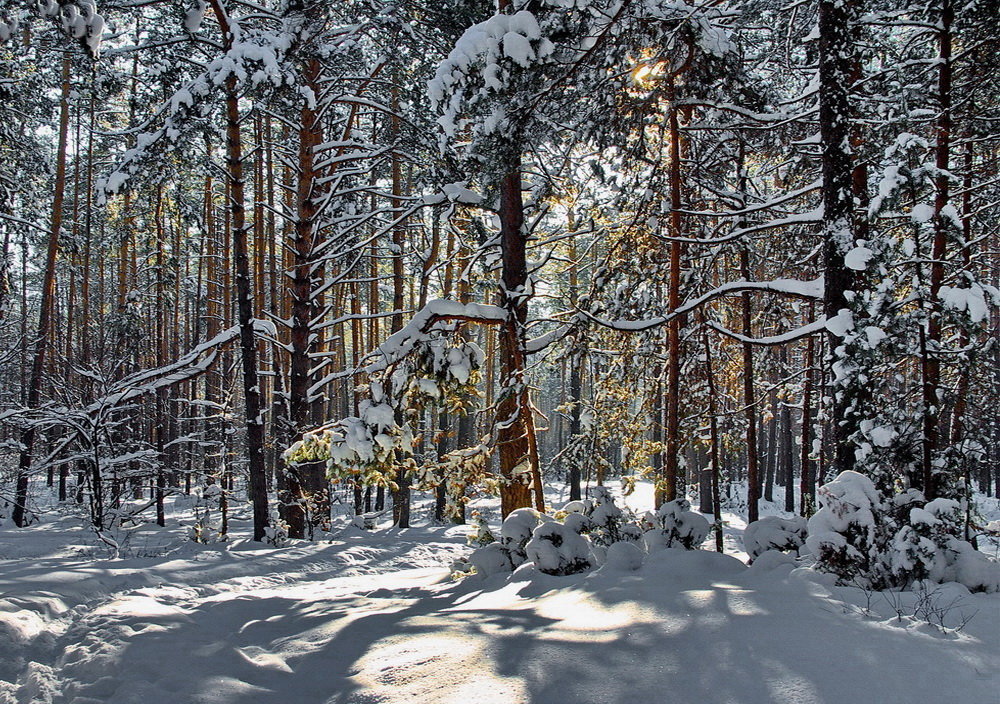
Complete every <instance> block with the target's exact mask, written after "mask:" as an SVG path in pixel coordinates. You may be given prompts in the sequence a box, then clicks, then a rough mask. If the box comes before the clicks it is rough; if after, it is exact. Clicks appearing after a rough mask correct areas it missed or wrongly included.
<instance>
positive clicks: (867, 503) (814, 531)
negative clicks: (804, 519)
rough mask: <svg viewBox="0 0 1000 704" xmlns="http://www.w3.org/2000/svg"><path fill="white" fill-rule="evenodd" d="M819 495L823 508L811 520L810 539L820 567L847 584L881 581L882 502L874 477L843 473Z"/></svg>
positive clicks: (809, 546)
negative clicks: (862, 580) (880, 535)
mask: <svg viewBox="0 0 1000 704" xmlns="http://www.w3.org/2000/svg"><path fill="white" fill-rule="evenodd" d="M818 498H819V506H820V509H819V510H818V511H817V512H816V513H815V514H813V516H812V518H810V519H809V524H808V529H809V537H807V538H806V546H807V547H808V548H809V550H810V552H812V554H813V555H815V556H816V564H817V566H818V567H819V568H820V569H821V570H822V571H824V572H831V573H833V574H835V575H837V578H838V579H839V580H840V581H841V582H843V583H845V584H849V583H851V582H855V581H857V580H859V579H867V580H868V581H872V580H874V581H872V583H873V584H874V583H876V582H878V581H880V580H881V579H882V577H881V575H877V574H876V572H878V571H879V569H880V559H879V557H880V556H879V552H880V551H879V546H878V537H879V536H878V526H877V523H876V522H877V520H878V519H877V516H879V514H880V511H881V507H880V503H881V501H880V499H879V495H878V492H877V491H876V490H875V485H874V484H873V483H872V480H871V479H869V478H868V477H866V476H864V475H863V474H859V473H858V472H852V471H847V472H841V473H840V475H839V476H838V477H837V478H836V479H834V480H833V481H832V482H830V483H828V484H824V485H823V486H821V487H820V488H819V492H818Z"/></svg>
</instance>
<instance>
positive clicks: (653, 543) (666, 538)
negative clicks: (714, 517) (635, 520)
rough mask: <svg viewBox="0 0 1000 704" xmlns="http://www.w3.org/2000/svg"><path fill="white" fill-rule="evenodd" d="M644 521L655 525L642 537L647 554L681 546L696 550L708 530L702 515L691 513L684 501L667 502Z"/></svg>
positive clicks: (703, 540) (689, 504) (687, 502)
mask: <svg viewBox="0 0 1000 704" xmlns="http://www.w3.org/2000/svg"><path fill="white" fill-rule="evenodd" d="M645 520H646V522H647V523H648V524H650V525H652V526H654V528H652V529H651V530H647V531H646V532H645V534H644V535H643V541H644V542H645V544H646V549H647V550H648V551H649V552H653V551H654V550H662V549H663V548H680V547H682V548H685V549H687V550H695V549H696V548H698V547H699V546H700V545H701V544H702V543H703V542H705V538H707V537H708V533H709V530H710V529H711V524H710V523H709V522H708V520H707V519H706V518H705V517H704V516H702V515H700V514H697V513H695V512H694V511H692V510H691V503H690V502H689V501H687V499H676V500H674V501H667V502H666V503H664V504H663V505H662V506H660V508H659V510H658V511H657V512H656V513H655V514H653V513H647V514H646V516H645Z"/></svg>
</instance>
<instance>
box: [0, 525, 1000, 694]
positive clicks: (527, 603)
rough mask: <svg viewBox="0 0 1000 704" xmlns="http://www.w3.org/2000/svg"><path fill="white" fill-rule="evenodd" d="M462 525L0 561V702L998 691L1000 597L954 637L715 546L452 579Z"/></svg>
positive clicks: (973, 601) (976, 599) (951, 594)
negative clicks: (614, 568) (629, 569)
mask: <svg viewBox="0 0 1000 704" xmlns="http://www.w3.org/2000/svg"><path fill="white" fill-rule="evenodd" d="M465 531H466V529H464V528H450V529H440V528H436V529H415V530H410V531H405V532H403V533H399V532H397V531H380V532H378V533H376V534H371V535H370V534H363V533H361V532H359V531H353V530H351V531H348V532H345V533H344V534H343V536H342V538H341V539H339V540H337V541H334V542H333V543H325V544H317V545H304V546H301V547H293V548H288V549H284V550H275V549H259V548H252V547H250V546H249V545H248V544H247V543H245V542H237V544H235V545H234V546H232V547H231V549H230V550H220V549H213V548H202V547H199V546H193V545H191V544H180V545H179V547H178V548H177V549H176V550H175V551H174V553H173V554H171V555H168V556H165V557H148V558H132V559H129V560H114V561H111V560H102V559H94V558H89V559H80V558H76V559H72V558H71V557H67V556H66V555H65V554H64V553H65V551H63V553H59V552H58V551H55V552H54V554H53V555H51V556H47V557H46V556H41V555H40V556H38V557H37V558H36V559H32V560H28V559H19V560H4V561H0V594H2V596H0V663H2V667H0V702H4V704H6V703H7V702H16V703H17V704H23V703H26V702H32V703H34V702H38V703H39V704H69V703H73V704H96V703H98V702H100V703H102V704H161V703H162V704H168V703H169V704H209V703H211V704H250V703H257V702H259V703H261V704H263V703H264V702H267V703H268V704H275V703H280V704H310V703H313V702H315V703H318V704H327V703H328V704H364V703H371V702H419V703H422V704H432V703H433V704H438V703H441V704H465V703H469V702H475V703H476V704H491V703H493V702H496V703H501V702H503V703H505V704H506V703H516V702H532V703H537V704H542V703H546V704H549V703H551V704H562V703H566V702H594V703H595V704H596V703H597V702H608V703H611V704H619V703H620V704H626V703H628V704H644V703H646V702H650V703H652V702H657V703H658V702H664V701H677V702H684V701H696V702H719V703H723V702H739V703H742V702H747V703H754V704H756V703H758V702H775V703H777V702H796V703H797V702H802V703H806V704H808V703H819V702H823V703H830V704H833V703H834V702H837V703H839V702H845V701H849V702H852V703H861V704H863V703H865V702H871V703H872V704H875V703H876V702H877V703H880V704H883V703H884V704H894V703H896V702H898V703H900V704H902V703H903V702H906V704H920V703H921V702H928V703H930V702H937V701H943V700H949V701H958V702H982V703H988V702H993V701H997V696H996V692H997V691H1000V676H998V672H1000V643H998V633H1000V597H998V596H996V595H968V594H967V593H966V594H963V593H961V592H960V591H959V590H956V589H955V588H954V587H948V588H945V590H944V591H943V592H942V594H940V595H938V597H937V599H938V601H939V603H941V604H945V603H950V602H951V600H952V599H954V598H960V599H961V600H960V602H959V603H958V604H957V605H956V606H954V607H953V608H952V609H951V612H950V614H949V617H948V618H949V619H950V620H952V621H955V622H957V620H958V619H959V618H960V617H961V614H963V613H965V614H972V613H974V612H975V615H974V617H973V618H972V620H971V621H970V622H969V623H968V625H967V626H966V628H965V629H964V630H963V631H962V632H960V633H953V632H941V631H939V630H937V629H934V628H931V627H930V626H928V625H927V624H924V623H921V622H920V621H919V620H917V619H914V618H911V617H904V618H903V619H902V620H900V619H897V618H894V617H893V618H890V616H891V613H890V611H891V610H890V608H889V607H890V604H889V603H888V602H887V601H884V600H880V598H879V597H876V603H874V604H873V605H872V606H873V609H872V610H873V611H874V612H881V613H880V614H878V613H876V614H873V615H871V616H866V615H864V614H862V613H861V612H860V609H859V608H858V605H861V606H863V605H864V601H865V596H864V594H862V593H861V592H859V591H858V590H855V589H845V588H835V587H829V586H826V585H824V584H818V583H816V582H815V581H812V580H810V579H806V578H804V575H803V574H802V571H800V572H792V571H791V570H792V566H791V565H787V564H786V565H771V566H770V567H768V565H766V564H765V565H760V566H758V567H755V568H753V569H747V568H746V567H745V566H744V565H743V564H742V563H740V562H739V561H738V560H735V559H733V558H730V557H724V556H720V555H716V554H714V553H709V552H696V553H683V552H676V551H667V552H664V553H658V554H657V555H655V556H653V557H651V558H650V560H649V561H648V563H647V565H646V566H644V567H643V568H642V569H641V570H640V571H639V572H636V573H622V572H607V571H600V572H596V573H591V574H590V575H586V576H575V577H564V578H556V577H548V576H545V575H539V574H537V573H532V572H531V570H528V571H522V572H520V573H519V574H518V575H517V576H516V578H515V579H516V581H511V582H507V581H505V580H503V579H500V578H494V579H492V580H488V581H485V582H484V581H480V580H478V579H475V578H474V579H468V580H463V581H461V582H454V581H452V580H450V579H449V578H448V575H447V570H446V569H445V567H446V565H447V564H448V562H449V561H450V559H451V558H452V557H453V556H455V555H458V554H463V553H465V552H466V548H465V547H464V545H463V542H464V541H463V538H464V533H465ZM14 539H16V537H15V536H14V535H13V534H11V533H9V532H0V549H2V548H4V547H5V546H6V545H8V544H7V542H6V541H10V540H14ZM0 554H4V553H2V552H0ZM911 599H912V595H909V596H906V597H904V600H903V601H904V603H903V604H902V606H903V607H904V610H905V609H909V610H911V611H912V608H911V607H912V604H910V603H909V602H908V601H907V600H911ZM5 639H6V641H7V642H6V643H5V642H4V640H5ZM3 680H6V681H7V682H13V681H14V680H16V684H5V683H4V682H3Z"/></svg>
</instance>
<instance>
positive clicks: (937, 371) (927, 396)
mask: <svg viewBox="0 0 1000 704" xmlns="http://www.w3.org/2000/svg"><path fill="white" fill-rule="evenodd" d="M940 12H941V16H940V18H939V23H938V29H939V31H938V63H937V66H938V95H937V98H938V110H939V115H938V122H937V144H936V145H935V158H934V165H935V166H936V167H937V173H938V175H937V177H936V178H935V187H936V193H935V195H934V242H933V246H932V251H931V276H930V290H929V301H930V307H931V310H930V311H929V313H930V314H929V316H928V320H927V339H926V348H927V349H926V351H925V352H924V355H923V360H922V361H923V375H922V376H923V436H924V437H923V445H922V448H921V449H922V452H921V471H922V475H923V482H922V483H923V490H924V495H925V496H926V497H927V498H928V499H934V498H937V496H938V495H939V494H940V491H941V488H942V486H941V484H942V481H941V478H940V477H936V476H935V473H934V461H935V455H936V453H937V452H938V449H939V445H940V442H941V438H940V434H941V433H940V429H939V427H938V424H939V422H940V419H941V411H940V409H941V402H942V399H941V396H940V394H941V358H940V352H941V302H940V300H941V299H940V295H939V294H940V292H941V285H942V284H943V283H944V259H945V256H946V249H947V244H948V227H949V225H948V220H947V218H946V217H945V215H944V210H945V208H946V207H948V205H949V204H950V197H951V194H950V183H949V174H948V170H949V168H950V166H951V121H952V118H951V73H952V66H951V28H952V25H953V24H954V22H955V11H954V8H953V7H952V4H951V0H940Z"/></svg>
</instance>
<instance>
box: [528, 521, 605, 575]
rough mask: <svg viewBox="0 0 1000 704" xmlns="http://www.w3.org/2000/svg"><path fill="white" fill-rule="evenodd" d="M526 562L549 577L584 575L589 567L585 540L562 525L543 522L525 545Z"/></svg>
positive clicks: (587, 547) (587, 548) (588, 553)
mask: <svg viewBox="0 0 1000 704" xmlns="http://www.w3.org/2000/svg"><path fill="white" fill-rule="evenodd" d="M525 553H526V554H527V559H528V561H530V562H533V563H534V564H535V567H537V568H538V569H539V571H541V572H544V573H545V574H552V575H567V574H576V573H577V572H583V571H584V570H587V569H589V568H590V566H591V562H590V544H589V543H588V541H587V539H586V538H584V537H583V536H581V535H579V534H578V533H576V532H575V531H574V530H573V529H572V528H570V527H569V526H566V525H564V524H562V523H556V522H554V521H552V522H544V523H542V524H541V525H539V526H538V527H536V528H535V530H534V532H533V533H532V536H531V540H529V541H528V543H527V545H525Z"/></svg>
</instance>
